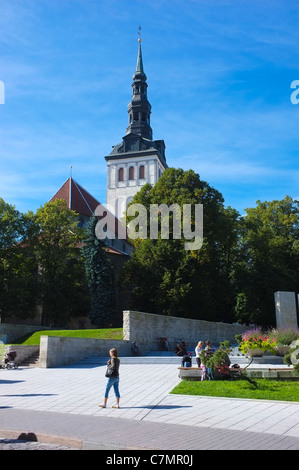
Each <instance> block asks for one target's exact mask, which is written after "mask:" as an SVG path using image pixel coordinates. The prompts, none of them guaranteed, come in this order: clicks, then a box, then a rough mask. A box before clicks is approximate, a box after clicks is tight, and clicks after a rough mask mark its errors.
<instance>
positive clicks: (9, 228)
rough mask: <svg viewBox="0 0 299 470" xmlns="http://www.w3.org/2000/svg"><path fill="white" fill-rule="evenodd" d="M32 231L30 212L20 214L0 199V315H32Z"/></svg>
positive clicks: (34, 286) (34, 289) (34, 285)
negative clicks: (30, 240) (30, 241)
mask: <svg viewBox="0 0 299 470" xmlns="http://www.w3.org/2000/svg"><path fill="white" fill-rule="evenodd" d="M34 230H35V223H34V216H33V214H32V213H31V212H28V214H22V213H20V212H19V211H17V210H16V209H15V207H14V206H12V205H10V204H7V203H6V202H5V201H4V200H3V199H1V198H0V316H1V320H2V321H6V320H8V319H9V318H11V317H13V316H18V317H19V318H28V317H33V316H34V315H35V303H34V302H32V299H35V298H36V296H37V278H36V275H35V274H36V259H35V256H34V254H33V252H32V250H31V246H30V243H29V241H28V240H29V239H30V237H31V236H32V235H33V233H34Z"/></svg>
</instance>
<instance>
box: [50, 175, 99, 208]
mask: <svg viewBox="0 0 299 470" xmlns="http://www.w3.org/2000/svg"><path fill="white" fill-rule="evenodd" d="M56 199H64V200H65V201H66V202H67V205H68V208H69V209H72V210H73V211H76V212H78V214H80V215H85V216H87V217H91V216H92V215H93V213H94V211H95V209H96V207H97V206H98V205H99V204H100V202H99V201H97V200H96V199H95V198H94V197H93V196H92V195H91V194H89V192H87V191H86V189H84V188H83V187H82V186H81V185H80V184H78V183H77V182H76V181H75V180H74V179H73V178H71V177H70V178H68V179H67V181H66V182H65V183H64V184H63V185H62V186H61V188H60V189H59V190H58V191H57V193H56V194H55V195H54V196H53V197H52V199H51V201H50V202H52V201H55V200H56Z"/></svg>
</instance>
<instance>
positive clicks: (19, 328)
mask: <svg viewBox="0 0 299 470" xmlns="http://www.w3.org/2000/svg"><path fill="white" fill-rule="evenodd" d="M52 329H53V328H51V327H45V326H37V325H20V324H16V323H14V324H13V323H0V334H2V335H5V336H6V341H5V342H6V344H8V343H13V342H14V341H15V340H16V339H19V338H21V337H22V336H25V335H27V334H29V333H34V332H35V331H41V330H52Z"/></svg>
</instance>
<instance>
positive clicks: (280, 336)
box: [270, 328, 299, 346]
mask: <svg viewBox="0 0 299 470" xmlns="http://www.w3.org/2000/svg"><path fill="white" fill-rule="evenodd" d="M270 335H271V337H273V338H274V339H275V342H276V344H277V346H289V345H290V344H291V343H292V342H293V341H295V340H296V339H298V338H299V330H298V329H296V328H283V329H273V330H271V332H270Z"/></svg>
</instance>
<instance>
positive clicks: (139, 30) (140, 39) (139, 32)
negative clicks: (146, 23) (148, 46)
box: [137, 26, 141, 42]
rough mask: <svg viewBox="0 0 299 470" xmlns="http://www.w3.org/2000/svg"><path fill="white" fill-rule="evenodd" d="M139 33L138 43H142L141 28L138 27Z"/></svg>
mask: <svg viewBox="0 0 299 470" xmlns="http://www.w3.org/2000/svg"><path fill="white" fill-rule="evenodd" d="M137 33H138V36H139V39H138V41H139V42H141V26H139V27H138V30H137Z"/></svg>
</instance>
